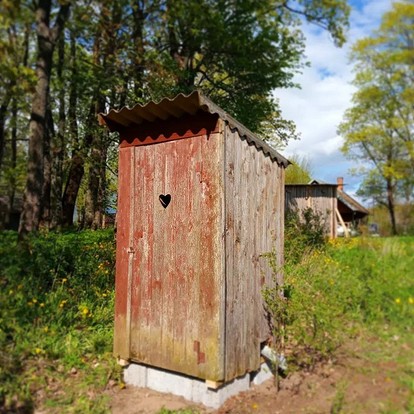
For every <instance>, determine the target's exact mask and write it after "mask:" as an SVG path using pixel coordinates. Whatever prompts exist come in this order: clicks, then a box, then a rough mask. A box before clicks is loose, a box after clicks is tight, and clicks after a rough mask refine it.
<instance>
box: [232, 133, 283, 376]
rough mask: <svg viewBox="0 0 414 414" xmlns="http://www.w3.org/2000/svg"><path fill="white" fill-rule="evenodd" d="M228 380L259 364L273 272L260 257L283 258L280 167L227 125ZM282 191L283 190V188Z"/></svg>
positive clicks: (266, 326)
mask: <svg viewBox="0 0 414 414" xmlns="http://www.w3.org/2000/svg"><path fill="white" fill-rule="evenodd" d="M225 148H226V149H225V151H226V155H225V160H226V170H225V174H226V179H225V180H226V181H225V182H226V185H225V188H226V190H225V202H226V204H225V211H226V298H225V300H226V380H230V379H232V378H234V377H237V376H239V375H243V374H244V373H245V372H246V371H252V370H256V369H257V368H258V367H259V365H260V342H261V341H264V340H266V339H268V338H269V336H270V331H269V326H268V323H267V319H266V314H265V311H264V307H263V300H262V294H261V291H262V288H263V286H264V285H265V284H272V283H273V280H272V271H271V269H270V267H269V266H268V263H267V259H265V258H263V257H261V255H262V254H265V253H268V252H270V251H272V250H274V249H276V250H277V254H278V258H279V259H278V260H279V262H281V260H282V257H283V249H282V244H281V243H282V242H283V206H284V204H283V185H284V182H283V181H282V180H283V168H282V167H279V166H278V164H277V163H276V162H273V161H272V160H271V159H270V158H269V157H266V156H265V155H264V154H263V153H262V152H260V151H257V149H256V148H255V147H254V146H253V145H248V143H247V142H246V141H245V140H242V139H240V137H239V135H238V133H237V131H234V132H232V131H231V130H230V129H229V128H228V127H226V134H225ZM281 189H282V190H281Z"/></svg>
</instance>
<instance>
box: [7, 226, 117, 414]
mask: <svg viewBox="0 0 414 414" xmlns="http://www.w3.org/2000/svg"><path fill="white" fill-rule="evenodd" d="M0 240H1V242H0V286H1V289H0V411H7V412H8V411H10V412H13V411H15V412H31V411H32V409H33V407H35V406H36V407H39V406H40V407H42V408H47V409H48V411H50V412H62V411H65V412H82V413H89V412H94V413H99V412H107V410H108V407H107V401H106V397H105V394H104V393H103V391H104V390H105V388H106V387H107V386H108V384H112V383H113V382H114V381H118V379H119V369H118V367H117V366H116V365H115V362H114V360H113V357H112V354H111V350H112V332H113V322H112V321H113V306H114V249H115V244H114V236H113V232H112V231H100V232H92V231H90V232H82V233H66V234H54V233H48V234H43V235H40V236H38V237H32V238H30V239H29V240H28V243H27V244H26V245H25V246H19V245H18V244H17V236H16V234H15V233H12V232H6V233H2V235H1V238H0Z"/></svg>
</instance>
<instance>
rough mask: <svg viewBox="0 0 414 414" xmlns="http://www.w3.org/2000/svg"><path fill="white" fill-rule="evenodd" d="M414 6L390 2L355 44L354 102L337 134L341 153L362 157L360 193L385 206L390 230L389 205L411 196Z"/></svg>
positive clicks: (413, 193)
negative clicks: (374, 26) (378, 20)
mask: <svg viewBox="0 0 414 414" xmlns="http://www.w3.org/2000/svg"><path fill="white" fill-rule="evenodd" d="M413 18H414V4H413V3H412V2H407V1H404V2H395V3H393V5H392V9H391V10H390V11H389V12H388V13H386V14H385V15H384V16H383V19H382V23H381V26H380V27H379V29H378V30H377V31H375V32H374V33H373V34H372V35H371V36H370V37H368V38H365V39H362V40H360V41H359V42H357V43H356V44H355V45H354V47H353V55H352V59H353V61H354V62H355V64H356V77H355V80H354V85H355V86H356V87H357V91H356V92H355V94H354V96H353V106H352V107H351V108H350V109H348V110H347V111H346V112H345V114H344V120H343V122H342V123H341V125H340V126H339V133H340V134H342V135H343V136H344V138H345V141H344V146H343V148H342V150H343V152H344V153H345V154H346V155H347V156H348V157H350V158H353V159H356V160H358V161H361V163H363V164H364V165H365V166H366V167H365V168H363V169H362V171H361V172H362V175H363V176H364V177H365V179H364V182H363V185H362V189H361V193H363V195H364V196H366V197H369V198H372V199H374V200H375V201H376V203H379V204H383V205H385V206H387V208H388V209H389V213H390V219H391V222H392V226H393V230H394V233H395V232H396V225H395V223H394V221H395V220H394V217H393V207H394V203H395V202H396V201H397V199H398V198H400V199H401V198H404V199H405V200H407V202H410V203H412V202H413V200H414V181H413V177H414V134H413V130H414V129H413V126H414V113H413V110H412V108H413V104H414V88H413V82H412V77H411V76H410V75H409V74H410V73H412V72H413V70H414V61H413V57H412V44H413V41H414V35H413V33H414V30H413V29H414V25H413V21H414V20H413Z"/></svg>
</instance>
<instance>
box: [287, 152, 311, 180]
mask: <svg viewBox="0 0 414 414" xmlns="http://www.w3.org/2000/svg"><path fill="white" fill-rule="evenodd" d="M289 161H290V162H291V163H292V164H291V165H289V167H288V168H287V169H286V172H285V183H286V184H309V182H310V181H311V179H312V167H311V164H310V162H309V159H308V158H306V157H300V156H299V155H292V156H290V157H289Z"/></svg>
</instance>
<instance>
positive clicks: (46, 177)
mask: <svg viewBox="0 0 414 414" xmlns="http://www.w3.org/2000/svg"><path fill="white" fill-rule="evenodd" d="M45 122H46V124H45V131H44V138H43V188H42V208H41V212H42V213H41V223H40V225H41V226H42V227H45V228H47V229H49V228H50V221H51V201H50V200H51V188H52V154H51V143H52V141H53V137H54V134H55V133H54V125H53V115H52V111H51V110H50V107H49V104H48V108H47V110H46V120H45Z"/></svg>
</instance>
